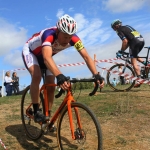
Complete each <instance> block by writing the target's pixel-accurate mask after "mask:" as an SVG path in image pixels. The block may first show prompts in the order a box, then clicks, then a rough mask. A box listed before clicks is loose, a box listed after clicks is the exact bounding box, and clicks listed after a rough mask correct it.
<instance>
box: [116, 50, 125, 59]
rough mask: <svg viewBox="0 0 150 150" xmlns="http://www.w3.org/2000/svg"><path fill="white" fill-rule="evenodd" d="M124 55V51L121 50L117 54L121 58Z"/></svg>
mask: <svg viewBox="0 0 150 150" xmlns="http://www.w3.org/2000/svg"><path fill="white" fill-rule="evenodd" d="M122 54H123V51H122V50H119V51H118V52H117V53H116V57H117V58H118V57H121V56H122Z"/></svg>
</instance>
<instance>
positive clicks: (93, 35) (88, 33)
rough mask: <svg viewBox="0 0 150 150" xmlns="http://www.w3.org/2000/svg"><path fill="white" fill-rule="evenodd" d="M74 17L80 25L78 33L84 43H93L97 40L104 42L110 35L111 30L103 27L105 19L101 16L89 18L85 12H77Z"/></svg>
mask: <svg viewBox="0 0 150 150" xmlns="http://www.w3.org/2000/svg"><path fill="white" fill-rule="evenodd" d="M74 18H75V20H76V22H77V25H78V32H77V35H78V36H79V37H80V38H81V40H82V41H83V43H84V44H86V45H92V44H94V43H96V42H99V43H102V42H105V41H106V40H107V39H108V38H109V37H110V33H109V31H108V30H107V29H106V28H105V29H104V28H102V24H103V21H102V20H100V19H99V18H92V19H87V18H85V16H84V15H83V14H79V13H78V14H75V17H74ZM104 32H105V35H104ZM102 34H103V35H102Z"/></svg>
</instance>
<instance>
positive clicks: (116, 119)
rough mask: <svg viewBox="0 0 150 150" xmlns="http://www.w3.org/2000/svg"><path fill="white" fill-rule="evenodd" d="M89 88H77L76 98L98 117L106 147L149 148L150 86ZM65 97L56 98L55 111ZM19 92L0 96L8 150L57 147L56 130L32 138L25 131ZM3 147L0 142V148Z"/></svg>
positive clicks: (0, 130)
mask: <svg viewBox="0 0 150 150" xmlns="http://www.w3.org/2000/svg"><path fill="white" fill-rule="evenodd" d="M89 92H90V90H82V91H81V94H80V96H79V98H78V93H79V91H76V92H75V98H77V101H80V102H82V103H85V104H86V105H88V106H89V107H90V108H91V109H92V110H93V111H94V113H95V114H96V116H97V117H98V120H99V121H100V125H101V128H102V131H103V147H104V150H150V87H149V86H148V85H142V86H141V88H139V89H132V90H131V91H129V92H113V91H112V90H111V89H110V88H109V87H105V88H104V89H103V90H102V92H101V93H100V92H99V91H98V92H97V95H96V96H92V97H89V96H88V93H89ZM62 98H63V97H61V98H59V99H56V100H55V102H54V105H53V111H52V112H54V111H55V109H56V108H57V107H58V106H59V104H60V103H61V101H62ZM20 102H21V95H20V96H11V97H3V98H0V139H2V141H3V143H4V144H5V146H6V147H7V148H8V150H57V149H58V147H57V138H56V133H53V134H52V133H51V134H48V135H44V136H43V137H42V138H41V139H40V140H38V141H36V142H33V141H31V140H30V139H28V138H27V137H26V135H25V132H24V129H23V127H22V122H21V116H20ZM3 149H4V148H3V147H2V146H1V145H0V150H3Z"/></svg>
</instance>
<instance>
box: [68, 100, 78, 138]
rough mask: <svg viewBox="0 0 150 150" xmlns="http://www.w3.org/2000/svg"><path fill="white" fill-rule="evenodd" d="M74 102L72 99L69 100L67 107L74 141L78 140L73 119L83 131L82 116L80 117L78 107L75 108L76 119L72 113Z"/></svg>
mask: <svg viewBox="0 0 150 150" xmlns="http://www.w3.org/2000/svg"><path fill="white" fill-rule="evenodd" d="M72 102H74V100H71V99H70V100H68V101H67V107H68V116H69V123H70V129H71V134H72V139H74V140H76V136H75V130H76V129H75V128H74V124H73V119H77V124H78V128H79V129H81V122H80V116H79V111H78V108H77V107H75V108H74V111H75V116H76V118H73V113H72V109H71V103H72Z"/></svg>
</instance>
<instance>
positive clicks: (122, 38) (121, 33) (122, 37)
mask: <svg viewBox="0 0 150 150" xmlns="http://www.w3.org/2000/svg"><path fill="white" fill-rule="evenodd" d="M117 34H118V36H119V37H120V39H121V40H124V39H126V36H125V35H124V33H123V32H121V31H118V32H117Z"/></svg>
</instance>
